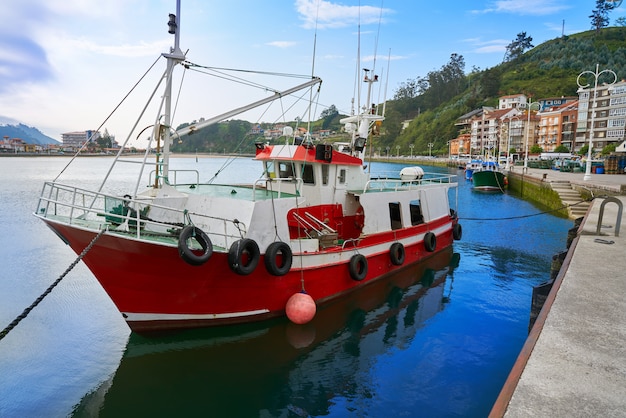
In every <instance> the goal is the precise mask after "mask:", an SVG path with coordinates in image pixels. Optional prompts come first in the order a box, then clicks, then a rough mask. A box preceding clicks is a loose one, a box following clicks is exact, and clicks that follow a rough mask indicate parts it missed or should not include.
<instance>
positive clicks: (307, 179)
mask: <svg viewBox="0 0 626 418" xmlns="http://www.w3.org/2000/svg"><path fill="white" fill-rule="evenodd" d="M302 181H303V182H304V183H305V184H315V177H314V176H313V166H312V165H310V164H305V165H304V166H303V167H302Z"/></svg>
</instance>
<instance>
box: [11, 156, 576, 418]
mask: <svg viewBox="0 0 626 418" xmlns="http://www.w3.org/2000/svg"><path fill="white" fill-rule="evenodd" d="M67 161H68V158H64V157H57V158H45V157H42V158H0V178H2V182H1V183H0V196H1V199H0V251H1V252H0V262H1V268H0V328H4V327H5V326H6V325H8V324H9V323H10V322H11V321H12V320H13V319H14V318H15V317H16V316H17V315H19V314H20V313H21V312H22V311H23V309H24V308H26V307H27V306H29V305H30V304H31V303H32V302H33V301H34V300H35V299H36V298H37V297H38V296H39V295H40V294H41V293H42V292H43V291H44V290H45V289H46V288H47V287H48V286H49V285H50V284H51V283H52V282H53V281H54V280H56V279H57V278H58V277H59V276H60V275H61V274H62V273H63V272H64V271H65V270H66V268H67V267H68V266H69V265H70V264H71V263H72V262H73V261H74V259H75V258H76V256H75V254H73V253H72V252H71V250H70V249H69V248H68V247H66V246H65V245H64V244H63V243H62V242H61V241H60V240H59V239H58V238H57V237H56V236H55V235H54V233H53V232H52V231H50V230H49V229H48V228H47V227H46V226H45V225H44V224H43V223H42V222H40V221H38V220H37V219H36V218H35V217H34V216H32V215H31V212H32V211H33V210H34V209H35V207H36V204H37V198H38V195H39V192H40V190H41V187H42V183H43V182H44V181H45V180H50V179H52V178H54V177H55V176H56V175H57V174H58V173H59V171H60V170H61V168H62V167H63V166H64V165H65V163H66V162H67ZM223 162H224V160H222V159H208V158H200V159H199V160H198V161H196V160H195V158H186V159H176V160H175V161H174V162H173V164H174V165H175V166H176V167H179V168H183V167H187V168H192V169H193V168H196V167H203V168H207V169H208V171H207V173H210V174H211V175H212V174H213V173H215V172H217V171H218V170H219V169H220V168H221V167H222V164H223ZM77 163H78V164H77V166H76V168H73V169H72V170H68V171H67V172H66V173H64V176H63V177H62V179H64V180H65V179H67V181H68V182H69V181H76V180H78V181H80V182H82V183H83V184H85V185H94V184H98V183H97V180H98V179H99V174H100V172H101V171H102V170H106V168H108V164H109V163H110V159H107V158H83V159H80V160H79V161H77ZM387 166H388V165H387V164H374V165H373V167H374V168H375V170H384V169H388V168H393V169H394V170H397V169H398V166H393V167H387ZM135 168H136V167H132V169H135ZM125 170H130V168H129V169H124V170H122V171H121V172H119V173H114V175H115V176H117V178H119V179H120V180H124V178H125V175H127V174H128V173H127V172H126V171H125ZM433 170H434V169H431V168H429V169H428V170H427V171H433ZM256 176H257V171H256V170H255V167H254V165H252V163H251V162H250V161H249V160H248V159H242V160H237V161H235V162H234V163H232V164H231V165H229V166H228V167H227V168H226V169H225V170H224V171H223V173H222V174H221V175H220V177H218V182H219V181H220V180H221V181H227V180H229V179H233V178H234V179H237V180H238V181H245V180H252V179H254V178H256ZM201 179H202V180H206V179H207V178H205V177H202V178H201ZM146 183H147V180H145V181H144V182H142V183H141V185H140V187H145V184H146ZM126 185H127V187H133V185H134V183H133V182H132V181H127V182H126ZM125 192H126V191H125V190H124V189H123V188H121V189H120V190H119V193H120V194H124V193H125ZM458 195H459V215H460V218H461V219H462V220H461V222H462V225H463V239H462V240H461V241H457V242H455V244H454V248H453V250H451V251H449V252H445V253H443V254H440V255H438V256H436V257H434V258H432V259H431V260H429V261H428V262H426V263H424V264H421V265H418V266H415V267H414V268H411V269H409V270H406V271H404V272H403V273H402V274H400V275H396V276H394V277H392V278H391V279H390V280H389V281H386V282H384V283H379V284H376V285H373V286H370V287H367V288H365V289H363V291H360V292H358V293H356V294H354V295H352V296H350V297H348V298H346V299H344V300H341V301H339V302H337V303H334V304H332V305H330V306H328V307H326V308H325V309H322V310H320V311H319V312H318V315H317V316H316V318H315V320H314V321H313V322H312V323H311V324H309V325H307V326H305V327H296V326H293V325H292V324H290V323H288V321H286V320H275V321H271V322H269V323H263V324H257V325H248V326H237V327H228V328H220V329H205V330H194V331H188V332H184V333H178V334H173V335H161V336H158V337H153V338H144V337H140V336H137V335H131V334H130V332H129V330H128V328H127V327H126V325H125V323H124V321H123V320H122V318H121V317H120V315H119V314H118V313H117V312H116V310H115V308H114V306H113V304H112V303H111V302H110V301H109V299H108V298H107V296H106V294H105V293H104V292H103V291H102V290H101V288H100V287H99V285H98V284H97V282H96V281H95V279H94V278H93V276H92V275H91V274H90V272H89V271H88V270H87V269H86V268H85V267H84V266H83V265H82V264H78V265H77V266H76V267H75V268H74V269H73V270H72V271H71V272H70V273H69V274H68V275H67V277H65V279H64V280H63V281H62V282H61V283H60V284H59V285H58V286H57V287H56V288H55V289H54V291H53V292H52V293H51V294H50V295H48V297H46V299H44V301H43V302H42V303H41V304H40V305H39V306H38V307H36V308H35V309H34V310H33V311H32V312H31V313H30V315H29V316H28V317H27V318H26V319H24V320H23V321H22V322H21V323H20V324H19V325H18V326H17V327H16V328H15V329H14V330H13V331H11V333H10V334H9V335H8V336H7V337H5V338H4V339H3V340H0V417H63V416H68V415H73V416H76V417H91V416H115V417H118V416H216V417H225V416H233V417H301V416H302V417H305V416H331V417H348V416H350V417H351V416H359V417H381V416H407V417H484V416H486V415H487V414H488V413H489V411H490V409H491V406H492V404H493V402H494V401H495V398H496V397H497V396H498V393H499V391H500V388H501V386H502V384H503V382H504V380H505V379H506V377H507V375H508V373H509V370H510V368H511V366H512V364H513V363H514V361H515V359H516V357H517V354H518V352H519V350H520V348H521V346H522V345H523V343H524V340H525V337H526V335H527V328H528V320H529V309H530V299H531V292H532V286H534V285H536V284H539V283H542V282H544V281H546V280H547V279H548V278H549V270H550V261H551V257H552V255H553V254H555V253H557V252H559V251H562V250H563V249H564V248H565V241H566V236H567V230H568V229H569V228H570V227H571V226H572V223H571V222H570V221H568V220H564V219H560V218H556V217H554V216H551V215H542V216H536V217H530V218H522V219H519V220H508V221H497V220H470V219H469V218H472V219H475V218H482V219H494V218H495V219H497V218H501V217H510V216H516V215H519V216H523V215H528V214H532V213H537V212H539V211H540V210H539V209H537V208H535V207H534V206H532V205H531V204H529V203H527V202H524V201H522V200H519V199H517V198H515V197H513V196H510V195H498V194H479V193H475V192H472V190H471V188H470V187H469V184H467V183H465V181H464V180H463V179H462V177H461V179H460V188H459V193H458ZM464 218H465V219H464Z"/></svg>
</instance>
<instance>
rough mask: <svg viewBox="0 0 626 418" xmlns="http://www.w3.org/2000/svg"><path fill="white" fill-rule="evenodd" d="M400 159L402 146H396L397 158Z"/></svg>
mask: <svg viewBox="0 0 626 418" xmlns="http://www.w3.org/2000/svg"><path fill="white" fill-rule="evenodd" d="M399 157H400V145H396V158H399Z"/></svg>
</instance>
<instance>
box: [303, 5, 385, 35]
mask: <svg viewBox="0 0 626 418" xmlns="http://www.w3.org/2000/svg"><path fill="white" fill-rule="evenodd" d="M296 10H297V11H298V13H299V14H300V19H301V20H303V21H304V24H303V26H304V27H305V28H307V29H311V28H315V27H318V28H342V27H354V26H355V25H357V24H359V23H360V24H363V25H367V24H372V23H378V22H379V21H380V19H381V18H382V16H384V15H386V14H390V13H392V10H391V9H381V8H379V7H373V6H360V7H359V6H344V5H341V4H337V3H332V2H330V1H325V0H296Z"/></svg>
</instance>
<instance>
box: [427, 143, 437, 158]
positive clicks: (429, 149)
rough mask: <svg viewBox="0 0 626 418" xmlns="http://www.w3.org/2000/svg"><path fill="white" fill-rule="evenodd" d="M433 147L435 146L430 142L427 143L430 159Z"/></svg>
mask: <svg viewBox="0 0 626 418" xmlns="http://www.w3.org/2000/svg"><path fill="white" fill-rule="evenodd" d="M433 145H435V144H433V143H432V142H429V143H428V158H431V157H432V154H431V151H432V149H433Z"/></svg>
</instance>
